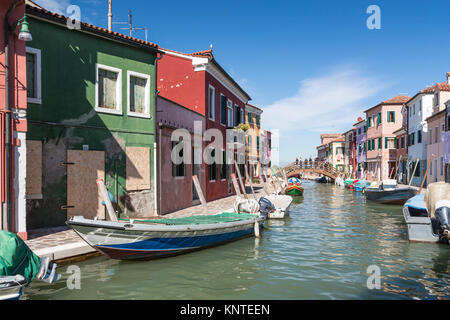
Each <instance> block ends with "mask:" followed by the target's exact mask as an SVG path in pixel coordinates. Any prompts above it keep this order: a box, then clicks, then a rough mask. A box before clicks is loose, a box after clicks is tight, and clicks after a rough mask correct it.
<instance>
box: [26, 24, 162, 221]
mask: <svg viewBox="0 0 450 320" xmlns="http://www.w3.org/2000/svg"><path fill="white" fill-rule="evenodd" d="M29 22H30V28H32V29H34V30H39V32H36V33H34V34H33V40H32V41H29V42H27V46H29V47H31V48H36V49H39V50H41V68H42V70H45V72H42V103H41V104H33V103H30V104H29V108H28V110H29V112H28V120H29V121H28V133H27V140H40V141H42V148H43V153H42V199H33V200H31V199H29V200H27V229H34V228H42V227H53V226H60V225H64V223H65V221H66V218H67V212H66V210H64V209H61V206H62V205H66V204H67V165H64V164H62V163H63V162H67V150H86V149H88V150H98V151H104V152H105V185H106V187H107V189H108V191H109V192H110V193H111V194H112V195H113V196H114V198H115V200H116V201H117V205H116V207H117V208H116V209H117V211H118V212H119V216H120V217H125V216H126V217H150V216H152V215H154V213H155V210H154V201H155V199H154V175H155V172H154V158H153V155H154V148H153V146H154V142H155V141H154V140H155V138H154V137H155V135H154V133H155V120H154V119H155V112H154V111H155V106H154V92H155V83H154V71H155V68H154V61H155V53H154V52H151V51H148V50H144V49H138V48H134V47H132V46H129V45H124V44H121V43H119V42H115V41H109V40H107V39H102V38H99V37H95V36H92V35H89V34H86V33H82V32H78V31H73V30H69V29H67V28H65V27H61V26H57V25H54V24H50V23H47V22H45V21H41V20H37V19H34V18H33V17H32V16H30V17H29ZM97 64H103V65H107V66H111V67H114V68H118V69H120V70H121V72H122V75H121V76H122V79H121V80H122V93H121V96H122V97H121V98H122V100H121V105H122V114H119V115H117V114H107V113H101V112H97V111H96V110H95V109H94V106H95V74H96V65H97ZM128 71H134V72H139V73H143V74H146V75H149V76H150V115H151V118H150V119H149V118H140V117H133V116H129V115H128V114H127V72H128ZM126 147H146V148H150V180H151V183H150V189H148V190H141V191H137V192H127V189H126V161H127V156H126V153H125V150H126Z"/></svg>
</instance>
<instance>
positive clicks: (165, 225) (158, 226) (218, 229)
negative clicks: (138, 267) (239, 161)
mask: <svg viewBox="0 0 450 320" xmlns="http://www.w3.org/2000/svg"><path fill="white" fill-rule="evenodd" d="M230 211H231V212H223V213H220V214H216V215H203V216H191V217H185V218H174V219H152V220H134V219H131V220H119V221H117V222H113V221H99V220H92V219H86V218H84V217H81V216H75V217H72V218H71V219H70V220H69V221H67V224H68V225H69V226H70V227H71V228H72V229H73V230H75V232H76V233H77V234H78V235H79V236H80V237H81V238H82V239H83V240H84V241H86V242H87V243H88V244H89V245H90V246H92V247H93V248H95V249H96V250H97V251H99V252H101V253H103V254H104V255H106V256H108V257H110V258H112V259H120V260H135V259H138V260H141V259H154V258H161V257H167V256H173V255H178V254H182V253H187V252H191V251H194V250H199V249H203V248H207V247H212V246H216V245H220V244H223V243H226V242H229V241H234V240H237V239H241V238H244V237H250V236H253V235H255V233H256V234H257V235H258V234H259V229H260V228H261V227H262V223H263V221H264V216H262V215H259V214H244V213H234V212H232V210H230Z"/></svg>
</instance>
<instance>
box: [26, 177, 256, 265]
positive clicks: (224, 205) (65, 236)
mask: <svg viewBox="0 0 450 320" xmlns="http://www.w3.org/2000/svg"><path fill="white" fill-rule="evenodd" d="M254 191H255V195H256V197H257V198H259V197H260V196H262V195H264V189H263V187H262V185H255V186H254ZM246 192H247V194H248V195H249V197H252V195H251V189H250V187H249V186H246ZM234 201H235V196H229V197H226V198H222V199H218V200H214V201H211V202H208V204H207V210H204V209H203V206H202V205H195V206H192V207H189V208H185V209H182V210H178V211H175V212H172V213H169V214H166V215H164V216H163V217H164V218H180V217H187V216H192V215H208V214H216V213H220V212H223V211H224V210H227V209H230V208H233V204H234ZM25 242H26V244H27V245H28V246H29V247H30V249H31V250H33V252H34V253H36V254H37V255H38V256H40V257H43V256H47V257H49V258H50V259H51V260H52V261H62V260H67V259H73V258H76V257H83V256H86V255H88V254H93V253H96V252H97V251H96V250H95V249H94V248H92V247H91V246H89V245H88V244H87V243H86V242H85V241H84V240H82V239H81V238H80V237H79V236H78V235H77V234H76V233H75V231H73V230H72V229H70V228H69V227H67V226H62V227H55V228H46V229H36V230H30V231H29V232H28V240H27V241H25Z"/></svg>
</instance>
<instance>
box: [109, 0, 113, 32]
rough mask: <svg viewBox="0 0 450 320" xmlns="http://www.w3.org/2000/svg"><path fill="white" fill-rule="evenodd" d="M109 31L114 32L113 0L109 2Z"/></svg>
mask: <svg viewBox="0 0 450 320" xmlns="http://www.w3.org/2000/svg"><path fill="white" fill-rule="evenodd" d="M108 31H112V0H108Z"/></svg>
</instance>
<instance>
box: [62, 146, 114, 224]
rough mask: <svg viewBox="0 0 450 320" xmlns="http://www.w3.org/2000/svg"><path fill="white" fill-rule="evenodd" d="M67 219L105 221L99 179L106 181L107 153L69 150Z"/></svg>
mask: <svg viewBox="0 0 450 320" xmlns="http://www.w3.org/2000/svg"><path fill="white" fill-rule="evenodd" d="M67 163H68V164H67V219H69V218H70V217H71V216H84V217H85V218H88V219H93V218H94V217H98V218H99V219H105V208H104V206H103V205H102V197H101V194H100V190H99V189H98V188H97V183H96V180H97V179H103V181H104V180H105V152H104V151H91V150H89V151H84V150H67Z"/></svg>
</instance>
